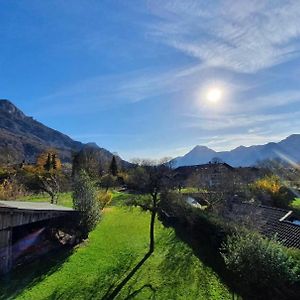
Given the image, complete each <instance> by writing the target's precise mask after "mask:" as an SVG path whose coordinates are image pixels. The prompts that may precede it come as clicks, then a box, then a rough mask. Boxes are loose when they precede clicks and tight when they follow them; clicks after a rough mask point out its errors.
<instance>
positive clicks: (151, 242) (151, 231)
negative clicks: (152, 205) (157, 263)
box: [149, 209, 156, 253]
mask: <svg viewBox="0 0 300 300" xmlns="http://www.w3.org/2000/svg"><path fill="white" fill-rule="evenodd" d="M155 217H156V209H153V210H152V211H151V220H150V244H149V252H150V253H152V252H153V251H154V244H155V239H154V225H155Z"/></svg>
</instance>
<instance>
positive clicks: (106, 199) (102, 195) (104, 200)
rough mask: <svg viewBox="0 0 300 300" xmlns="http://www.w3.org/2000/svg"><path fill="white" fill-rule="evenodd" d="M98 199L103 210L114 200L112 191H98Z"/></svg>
mask: <svg viewBox="0 0 300 300" xmlns="http://www.w3.org/2000/svg"><path fill="white" fill-rule="evenodd" d="M97 200H98V202H99V206H100V209H101V210H102V209H103V208H104V207H105V206H107V205H108V204H109V203H110V202H111V200H112V194H111V193H110V192H104V191H99V192H98V193H97Z"/></svg>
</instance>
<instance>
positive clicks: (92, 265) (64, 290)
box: [0, 194, 232, 300]
mask: <svg viewBox="0 0 300 300" xmlns="http://www.w3.org/2000/svg"><path fill="white" fill-rule="evenodd" d="M117 196H118V197H119V198H122V197H127V196H122V195H120V194H119V195H117ZM114 197H116V195H114ZM148 226H149V214H148V213H145V212H141V211H140V210H139V209H137V208H131V209H129V208H124V207H120V206H114V207H110V208H107V209H106V212H105V214H104V217H103V219H102V221H101V222H100V223H99V225H98V227H97V228H96V229H95V230H94V231H93V232H92V233H91V234H90V239H89V241H88V242H87V243H86V244H84V245H81V246H80V247H78V248H77V249H75V250H74V252H73V253H72V254H71V255H70V256H69V257H67V258H66V257H65V255H63V254H59V253H58V254H57V255H56V256H57V257H56V259H55V258H53V255H52V258H51V259H47V258H44V260H42V261H41V262H40V263H38V264H37V263H35V264H34V265H32V266H28V267H27V268H23V269H19V270H17V271H16V272H14V273H13V274H12V276H11V278H10V279H9V281H7V282H6V284H5V283H4V285H3V284H2V291H1V290H0V299H28V300H35V299H102V298H103V296H104V295H105V294H106V293H107V292H108V290H109V288H111V290H113V289H114V288H115V287H116V286H117V284H118V283H120V281H121V280H122V279H123V278H124V276H126V274H128V272H130V271H131V270H132V269H133V268H134V266H136V264H137V263H138V262H139V261H140V260H141V259H142V258H143V257H144V255H145V254H146V252H147V250H148V248H147V247H148V235H149V234H148ZM156 240H157V247H156V250H155V252H154V254H152V255H151V256H150V258H149V259H148V260H147V261H146V262H145V264H144V265H143V266H142V267H141V268H140V269H139V270H138V272H137V273H136V274H135V275H134V276H133V277H132V278H131V280H130V281H129V282H128V283H127V284H126V285H125V287H124V288H123V289H122V291H121V293H120V294H119V297H118V298H117V299H143V300H144V299H185V300H186V299H192V300H194V299H203V300H204V299H205V300H213V299H218V300H220V299H232V297H231V295H230V293H229V291H228V288H227V287H226V286H225V285H224V284H223V283H222V282H221V280H220V278H219V277H218V276H217V274H216V273H214V272H213V271H212V269H211V268H209V267H207V266H205V265H204V264H203V263H202V262H201V261H200V260H199V259H198V258H197V257H196V256H194V254H193V252H192V250H191V249H190V248H189V247H188V246H187V245H186V244H184V243H183V242H182V241H180V240H178V239H177V238H176V236H175V233H174V231H173V229H170V228H164V227H163V225H162V224H161V223H160V222H157V224H156ZM59 261H60V263H58V262H59ZM47 265H48V266H47ZM49 265H50V266H52V268H51V267H49ZM34 268H35V269H36V271H34ZM38 269H39V271H37V270H38ZM41 269H43V271H44V272H45V273H44V274H41V272H40V270H41ZM3 286H4V287H3Z"/></svg>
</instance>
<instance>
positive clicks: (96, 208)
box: [73, 171, 101, 238]
mask: <svg viewBox="0 0 300 300" xmlns="http://www.w3.org/2000/svg"><path fill="white" fill-rule="evenodd" d="M73 207H74V209H75V210H77V211H79V213H80V228H81V231H82V234H83V237H84V238H87V237H88V233H89V232H90V231H91V230H93V229H94V228H95V227H96V225H97V223H98V221H99V220H100V216H101V215H100V204H99V201H98V200H97V190H96V187H95V185H94V183H93V181H92V180H91V179H90V177H89V176H88V174H87V173H86V172H85V171H80V172H79V174H78V175H77V176H76V177H75V182H74V191H73Z"/></svg>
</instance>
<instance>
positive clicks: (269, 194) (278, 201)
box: [252, 175, 295, 208]
mask: <svg viewBox="0 0 300 300" xmlns="http://www.w3.org/2000/svg"><path fill="white" fill-rule="evenodd" d="M252 190H253V192H254V193H256V195H257V196H258V198H260V200H262V201H263V202H265V201H266V199H268V198H270V199H271V200H272V203H271V205H274V206H276V207H281V208H286V207H288V206H289V204H290V203H291V202H292V201H293V199H294V197H295V195H294V194H293V193H292V192H291V191H290V190H289V189H288V188H287V187H285V186H284V185H283V184H282V183H281V181H280V178H279V177H278V176H276V175H271V176H265V177H263V178H261V179H259V180H257V181H255V182H254V183H253V185H252Z"/></svg>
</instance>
